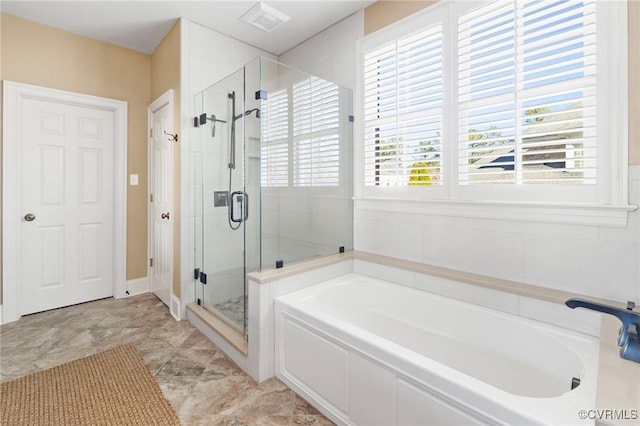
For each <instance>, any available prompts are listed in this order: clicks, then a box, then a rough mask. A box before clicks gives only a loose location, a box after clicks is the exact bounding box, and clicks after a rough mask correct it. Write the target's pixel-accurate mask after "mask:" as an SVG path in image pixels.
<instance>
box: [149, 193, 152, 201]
mask: <svg viewBox="0 0 640 426" xmlns="http://www.w3.org/2000/svg"><path fill="white" fill-rule="evenodd" d="M149 202H150V203H153V194H149Z"/></svg>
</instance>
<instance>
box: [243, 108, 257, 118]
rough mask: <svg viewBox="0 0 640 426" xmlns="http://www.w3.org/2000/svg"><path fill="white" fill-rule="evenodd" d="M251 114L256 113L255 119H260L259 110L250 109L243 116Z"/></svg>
mask: <svg viewBox="0 0 640 426" xmlns="http://www.w3.org/2000/svg"><path fill="white" fill-rule="evenodd" d="M253 112H255V113H256V118H260V108H253V109H250V110H248V111H245V113H244V115H245V116H247V115H251V113H253Z"/></svg>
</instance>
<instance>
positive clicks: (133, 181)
mask: <svg viewBox="0 0 640 426" xmlns="http://www.w3.org/2000/svg"><path fill="white" fill-rule="evenodd" d="M137 184H138V175H129V185H132V186H135V185H137Z"/></svg>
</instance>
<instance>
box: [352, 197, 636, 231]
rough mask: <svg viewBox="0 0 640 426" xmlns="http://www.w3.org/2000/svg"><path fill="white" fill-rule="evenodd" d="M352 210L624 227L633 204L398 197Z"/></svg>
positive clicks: (361, 202)
mask: <svg viewBox="0 0 640 426" xmlns="http://www.w3.org/2000/svg"><path fill="white" fill-rule="evenodd" d="M355 208H356V209H360V210H375V211H384V212H390V213H408V212H410V213H414V214H415V213H416V212H420V213H421V214H427V215H434V216H455V217H469V218H482V219H502V220H513V221H525V222H542V223H561V224H571V225H590V226H605V227H614V228H624V227H625V226H626V225H627V218H628V215H629V213H630V212H632V211H634V210H636V209H637V208H638V206H634V205H605V204H562V203H540V202H505V201H462V200H456V201H453V200H410V199H399V198H381V197H378V198H356V199H355Z"/></svg>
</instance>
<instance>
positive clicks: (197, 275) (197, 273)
mask: <svg viewBox="0 0 640 426" xmlns="http://www.w3.org/2000/svg"><path fill="white" fill-rule="evenodd" d="M198 278H200V268H196V269H194V270H193V279H194V280H197V279H198Z"/></svg>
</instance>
